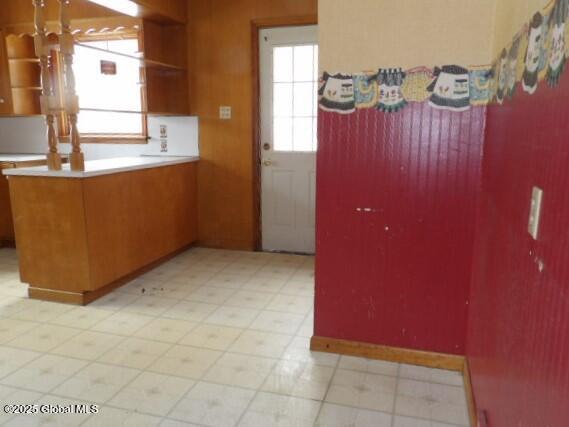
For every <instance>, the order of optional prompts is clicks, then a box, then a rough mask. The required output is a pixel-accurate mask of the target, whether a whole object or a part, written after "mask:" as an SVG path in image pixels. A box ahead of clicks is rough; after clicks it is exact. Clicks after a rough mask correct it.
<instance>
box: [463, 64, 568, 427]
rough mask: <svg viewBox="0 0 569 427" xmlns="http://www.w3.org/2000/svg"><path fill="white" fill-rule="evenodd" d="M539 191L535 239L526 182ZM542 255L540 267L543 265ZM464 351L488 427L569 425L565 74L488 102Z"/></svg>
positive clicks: (566, 81) (560, 426)
mask: <svg viewBox="0 0 569 427" xmlns="http://www.w3.org/2000/svg"><path fill="white" fill-rule="evenodd" d="M533 185H538V186H540V187H541V188H543V190H544V199H543V211H542V215H543V216H542V221H541V228H540V236H539V239H538V241H537V242H536V241H533V240H532V239H531V237H530V236H529V234H528V233H527V223H528V216H529V203H530V195H531V189H532V186H533ZM540 263H543V270H542V271H540V268H539V265H540ZM473 266H474V268H473V281H472V294H471V300H472V301H471V307H470V316H469V326H468V357H469V360H470V366H471V371H472V376H473V378H472V379H473V385H474V390H475V396H476V400H477V404H478V407H479V408H480V409H484V410H487V412H488V416H489V421H490V426H492V427H542V426H543V427H565V426H567V425H569V72H567V71H566V72H565V75H564V76H563V77H562V82H561V85H560V87H558V88H557V89H555V90H552V89H550V88H549V87H547V85H546V84H545V83H542V84H540V88H539V89H538V91H537V92H536V94H535V95H532V96H529V95H527V94H524V93H522V91H521V90H519V91H518V94H517V95H516V97H515V98H514V100H513V101H508V102H507V103H506V104H505V105H504V106H492V107H489V108H488V117H487V136H486V143H485V153H484V162H483V175H482V195H481V207H480V218H479V223H478V226H477V239H476V245H475V258H474V264H473Z"/></svg>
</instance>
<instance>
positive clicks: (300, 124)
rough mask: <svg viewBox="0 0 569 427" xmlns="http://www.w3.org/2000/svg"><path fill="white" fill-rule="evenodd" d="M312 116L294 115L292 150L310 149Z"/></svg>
mask: <svg viewBox="0 0 569 427" xmlns="http://www.w3.org/2000/svg"><path fill="white" fill-rule="evenodd" d="M312 123H313V120H312V118H304V117H295V118H294V121H293V139H294V150H293V151H312V150H313V145H312V138H313V133H312Z"/></svg>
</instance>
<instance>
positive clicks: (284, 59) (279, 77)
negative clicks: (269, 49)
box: [273, 46, 293, 82]
mask: <svg viewBox="0 0 569 427" xmlns="http://www.w3.org/2000/svg"><path fill="white" fill-rule="evenodd" d="M273 57H274V64H273V81H275V82H292V58H293V56H292V47H291V46H289V47H276V48H275V49H274V50H273Z"/></svg>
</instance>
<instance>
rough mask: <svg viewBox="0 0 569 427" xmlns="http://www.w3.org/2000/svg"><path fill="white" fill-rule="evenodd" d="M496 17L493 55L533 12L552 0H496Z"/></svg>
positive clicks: (511, 37) (527, 20) (498, 51)
mask: <svg viewBox="0 0 569 427" xmlns="http://www.w3.org/2000/svg"><path fill="white" fill-rule="evenodd" d="M496 3H497V6H496V19H495V28H494V43H493V47H492V52H493V55H492V56H493V57H494V58H496V57H497V56H498V55H499V53H500V51H501V50H502V49H503V48H505V47H507V46H508V45H509V44H510V42H511V41H512V39H513V37H514V35H516V34H517V33H518V31H520V30H521V29H522V27H523V26H524V25H526V24H528V23H529V21H530V20H531V18H532V16H533V15H534V14H535V12H537V11H540V10H542V9H544V7H546V6H547V5H548V4H552V3H553V0H552V1H548V0H496Z"/></svg>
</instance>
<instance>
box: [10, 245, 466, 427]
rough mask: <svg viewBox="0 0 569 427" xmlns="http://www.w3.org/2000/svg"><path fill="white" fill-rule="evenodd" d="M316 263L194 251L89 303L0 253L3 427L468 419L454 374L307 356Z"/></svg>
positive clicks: (366, 424)
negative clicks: (84, 408) (30, 407)
mask: <svg viewBox="0 0 569 427" xmlns="http://www.w3.org/2000/svg"><path fill="white" fill-rule="evenodd" d="M313 288H314V284H313V258H311V257H301V256H292V255H277V254H263V253H246V252H230V251H220V250H209V249H198V248H197V249H192V250H189V251H187V252H185V253H183V254H182V255H180V256H178V257H177V258H175V259H173V260H171V261H170V262H168V263H167V264H164V265H162V266H160V267H158V268H157V269H155V270H153V271H151V272H150V273H148V274H146V275H145V276H143V277H141V278H139V279H137V280H135V281H133V282H131V283H129V284H127V285H125V286H124V287H122V288H121V289H119V290H117V291H115V292H113V293H112V294H110V295H107V296H106V297H104V298H102V299H101V300H99V301H97V302H95V303H94V304H92V305H90V306H88V307H73V306H67V305H61V304H55V303H47V302H39V301H34V300H29V299H27V298H26V286H24V285H23V284H21V283H20V281H19V278H18V272H17V259H16V252H15V251H14V250H10V249H0V403H1V404H2V405H1V406H2V408H3V406H4V405H5V404H9V403H24V404H25V403H37V404H52V405H57V404H60V405H65V404H72V403H88V404H98V405H100V406H99V409H100V411H99V413H98V414H96V415H85V414H79V415H43V416H41V415H19V416H11V415H7V414H4V413H3V412H2V411H1V409H2V408H0V424H2V425H7V426H34V425H49V426H75V425H83V426H119V425H125V426H136V427H140V426H156V425H160V426H170V427H174V426H188V425H189V426H192V425H193V426H236V425H239V426H255V427H257V426H259V427H268V426H295V427H302V426H322V427H325V426H331V427H332V426H351V427H359V426H361V427H452V426H467V424H468V421H467V410H466V401H465V397H464V392H463V388H462V387H463V385H462V377H461V376H460V375H459V374H457V373H452V372H446V371H441V370H433V369H426V368H420V367H414V366H408V365H398V364H395V363H388V362H381V361H374V360H366V359H361V358H354V357H339V356H337V355H332V354H324V353H314V352H310V351H309V349H308V348H309V338H310V336H311V335H312V317H313V313H312V308H313V294H314V290H313Z"/></svg>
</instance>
